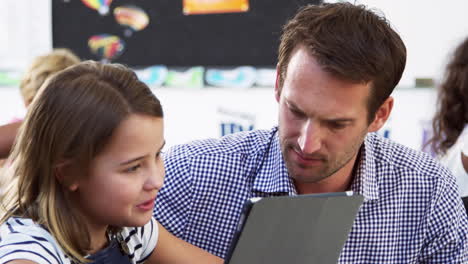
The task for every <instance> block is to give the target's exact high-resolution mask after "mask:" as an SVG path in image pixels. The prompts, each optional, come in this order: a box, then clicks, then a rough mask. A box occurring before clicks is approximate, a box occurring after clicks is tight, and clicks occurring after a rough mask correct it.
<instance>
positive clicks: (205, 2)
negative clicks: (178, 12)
mask: <svg viewBox="0 0 468 264" xmlns="http://www.w3.org/2000/svg"><path fill="white" fill-rule="evenodd" d="M247 11H249V0H184V3H183V12H184V14H185V15H200V14H216V13H239V12H247Z"/></svg>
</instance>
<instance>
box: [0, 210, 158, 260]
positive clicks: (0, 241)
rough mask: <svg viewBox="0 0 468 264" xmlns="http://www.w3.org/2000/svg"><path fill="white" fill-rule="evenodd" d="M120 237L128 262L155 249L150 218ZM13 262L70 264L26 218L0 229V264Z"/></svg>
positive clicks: (154, 230)
mask: <svg viewBox="0 0 468 264" xmlns="http://www.w3.org/2000/svg"><path fill="white" fill-rule="evenodd" d="M122 237H123V239H124V240H125V241H126V242H127V245H128V248H129V258H130V260H131V263H133V264H136V263H143V262H144V261H145V260H146V258H148V257H149V256H150V255H151V253H152V252H153V250H154V248H155V247H156V243H157V240H158V225H157V223H156V221H155V220H154V219H153V218H152V219H151V221H149V222H148V223H147V224H146V225H144V226H142V227H124V228H123V230H122ZM15 259H24V260H30V261H34V262H36V263H39V264H71V261H70V259H69V258H68V257H67V256H66V255H65V254H64V252H63V250H62V249H61V247H60V246H59V244H58V243H57V242H56V240H55V239H54V237H53V236H52V235H51V234H50V233H49V232H48V231H47V230H46V229H45V228H43V227H42V226H40V225H38V224H36V223H34V222H33V221H32V220H31V219H28V218H18V217H11V218H10V219H8V221H6V222H5V223H4V224H3V225H1V226H0V263H6V262H8V261H11V260H15Z"/></svg>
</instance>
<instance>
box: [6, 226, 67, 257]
mask: <svg viewBox="0 0 468 264" xmlns="http://www.w3.org/2000/svg"><path fill="white" fill-rule="evenodd" d="M14 259H26V260H31V261H34V262H37V263H70V262H69V260H68V259H67V258H66V257H65V256H64V254H63V251H62V250H61V249H60V247H59V246H58V244H57V242H56V241H55V239H54V238H53V237H52V235H51V234H50V233H49V232H48V231H47V229H46V228H44V227H42V226H41V225H39V224H37V223H35V222H34V221H33V220H32V219H29V218H20V217H10V218H9V219H8V220H7V221H6V222H4V223H3V224H2V225H1V226H0V263H5V262H8V261H10V260H14Z"/></svg>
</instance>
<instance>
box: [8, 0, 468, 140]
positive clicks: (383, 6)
mask: <svg viewBox="0 0 468 264" xmlns="http://www.w3.org/2000/svg"><path fill="white" fill-rule="evenodd" d="M204 2H205V3H206V2H207V1H200V0H199V1H196V0H133V1H123V0H122V1H119V0H114V1H109V0H107V1H106V0H90V1H87V0H1V6H2V8H1V9H0V32H1V33H0V113H1V114H0V124H5V123H8V122H10V121H11V120H12V119H14V118H18V117H22V116H24V113H25V108H24V105H23V103H22V100H21V96H20V93H19V89H18V84H19V80H20V79H21V76H22V73H23V71H24V70H25V69H26V67H27V66H28V65H29V63H30V62H31V61H32V59H33V58H35V57H36V56H38V55H43V54H45V53H47V52H50V51H51V50H52V49H53V48H59V47H65V48H70V49H71V50H72V51H74V52H75V53H76V54H77V55H79V56H80V58H81V59H93V60H100V61H103V62H118V63H123V64H126V65H128V66H130V67H132V68H134V69H135V71H136V72H137V74H138V76H139V77H140V79H141V80H142V81H144V82H146V83H147V84H148V85H149V86H150V87H151V88H152V89H153V91H154V92H155V93H156V94H157V96H158V97H159V98H160V99H161V101H162V103H163V107H164V109H165V112H166V140H167V144H168V145H173V144H177V143H184V142H187V141H189V140H193V139H197V138H207V137H219V136H222V135H225V134H228V133H232V132H236V131H243V130H250V129H254V128H265V129H269V128H270V127H272V126H273V125H275V124H276V120H277V111H276V102H275V100H274V95H273V86H274V81H275V64H276V56H277V52H276V50H277V46H278V43H279V41H278V36H279V34H280V32H281V25H283V24H284V22H285V21H286V20H287V19H288V18H289V17H291V15H292V14H293V13H294V12H295V11H296V10H297V8H298V7H299V6H301V5H303V4H305V3H312V4H316V3H319V2H320V1H311V0H309V1H307V0H275V1H271V0H239V1H237V0H236V1H225V2H230V3H229V4H227V5H225V6H217V7H210V6H206V5H204V4H203V3H204ZM326 2H336V1H326ZM352 2H353V3H358V4H364V5H367V6H369V7H372V8H375V9H376V10H379V11H378V12H381V13H383V14H384V15H385V16H386V18H387V19H388V20H389V21H390V23H391V24H392V25H393V27H394V28H395V29H396V31H397V32H399V33H400V35H401V37H402V39H403V41H404V42H405V44H406V47H407V51H408V58H407V66H406V69H405V72H404V75H403V78H402V80H401V81H400V84H399V86H398V87H397V89H396V90H395V92H394V94H393V96H394V97H395V106H394V111H393V113H392V116H391V118H390V120H389V122H388V123H387V124H386V126H385V127H384V128H383V129H382V130H381V131H380V133H382V134H383V135H384V136H386V137H390V138H392V139H394V140H396V141H398V142H400V143H403V144H405V145H408V146H410V147H413V148H415V149H421V147H422V145H423V142H424V141H425V140H427V138H428V137H429V136H430V129H429V128H430V127H429V122H430V119H431V118H432V115H433V112H434V110H435V91H436V90H435V87H436V86H437V84H438V82H439V81H440V79H441V77H442V75H443V69H444V67H445V65H446V63H447V62H448V59H449V55H450V52H451V51H452V50H453V49H454V48H455V46H457V45H458V44H459V43H460V42H461V41H462V40H463V39H464V38H465V37H466V36H468V23H466V10H468V1H465V0H447V1H423V0H413V1H403V0H394V1H388V0H368V1H352Z"/></svg>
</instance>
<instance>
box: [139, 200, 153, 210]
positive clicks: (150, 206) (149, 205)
mask: <svg viewBox="0 0 468 264" xmlns="http://www.w3.org/2000/svg"><path fill="white" fill-rule="evenodd" d="M153 207H154V199H149V200H148V201H146V202H144V203H141V204H139V205H137V208H138V209H140V210H143V211H148V210H152V209H153Z"/></svg>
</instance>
